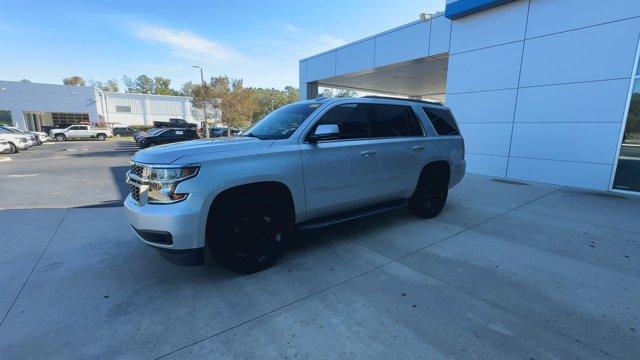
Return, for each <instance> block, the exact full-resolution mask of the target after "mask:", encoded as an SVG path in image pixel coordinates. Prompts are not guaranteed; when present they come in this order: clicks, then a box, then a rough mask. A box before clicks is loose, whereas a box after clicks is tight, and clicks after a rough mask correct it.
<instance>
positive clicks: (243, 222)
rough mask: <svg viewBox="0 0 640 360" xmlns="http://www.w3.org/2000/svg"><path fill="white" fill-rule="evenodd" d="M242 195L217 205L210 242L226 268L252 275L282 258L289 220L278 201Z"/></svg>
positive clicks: (262, 195) (258, 195)
mask: <svg viewBox="0 0 640 360" xmlns="http://www.w3.org/2000/svg"><path fill="white" fill-rule="evenodd" d="M241 195H244V196H228V197H225V198H223V199H221V201H220V202H219V203H217V204H216V207H215V209H214V212H213V214H212V216H211V218H210V223H209V226H207V240H208V242H209V246H210V249H211V252H212V254H213V256H214V257H215V258H216V260H217V261H218V262H219V263H220V264H221V265H222V266H223V267H225V268H226V269H228V270H230V271H233V272H236V273H241V274H251V273H254V272H258V271H262V270H264V269H266V268H269V267H271V266H272V265H273V264H274V263H275V262H276V261H277V260H278V258H279V257H280V256H281V255H282V252H283V250H284V241H285V236H286V235H287V234H286V233H287V230H288V228H289V223H288V222H289V220H288V219H287V215H286V212H285V211H284V209H283V208H285V207H284V206H282V204H281V201H278V199H275V198H274V197H272V196H268V195H267V194H264V193H261V194H256V197H253V196H251V195H249V196H246V195H248V194H246V193H242V194H241ZM243 198H244V199H251V200H250V201H251V203H250V204H249V203H247V202H246V201H242V199H243Z"/></svg>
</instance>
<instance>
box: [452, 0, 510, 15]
mask: <svg viewBox="0 0 640 360" xmlns="http://www.w3.org/2000/svg"><path fill="white" fill-rule="evenodd" d="M513 1H515V0H457V1H454V2H451V3H449V4H447V7H446V8H445V10H444V16H445V17H446V18H448V19H451V20H455V19H460V18H462V17H465V16H468V15H471V14H475V13H478V12H481V11H485V10H487V9H491V8H492V7H496V6H500V5H504V4H508V3H510V2H513Z"/></svg>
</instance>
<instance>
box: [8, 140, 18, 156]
mask: <svg viewBox="0 0 640 360" xmlns="http://www.w3.org/2000/svg"><path fill="white" fill-rule="evenodd" d="M9 146H10V147H11V149H9V154H17V153H18V148H17V147H16V146H15V144H14V143H11V142H10V143H9Z"/></svg>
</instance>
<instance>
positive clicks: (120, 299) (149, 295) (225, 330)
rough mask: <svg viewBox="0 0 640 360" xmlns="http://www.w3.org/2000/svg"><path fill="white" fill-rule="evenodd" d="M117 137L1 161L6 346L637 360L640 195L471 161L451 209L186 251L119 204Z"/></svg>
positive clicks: (97, 353)
mask: <svg viewBox="0 0 640 360" xmlns="http://www.w3.org/2000/svg"><path fill="white" fill-rule="evenodd" d="M131 145H132V143H130V142H127V141H107V142H65V143H57V144H47V145H43V146H40V147H39V148H34V149H30V150H28V151H26V152H24V153H20V154H17V155H11V158H12V160H11V161H3V162H0V180H1V181H0V193H2V194H3V195H2V197H1V198H0V231H1V232H0V233H1V234H2V235H1V236H0V239H2V240H1V245H2V249H3V250H2V251H0V317H1V323H0V354H2V355H1V356H0V357H2V358H3V359H24V358H64V359H72V358H127V359H129V358H159V357H168V358H175V359H183V358H204V357H206V358H236V359H248V358H267V357H273V358H317V359H326V358H366V359H369V358H380V359H389V358H410V359H413V358H427V359H435V358H443V359H444V358H486V359H496V358H501V359H548V358H561V359H569V358H571V359H573V358H575V359H602V358H604V359H607V358H610V359H637V358H638V355H639V354H640V301H639V299H640V227H639V226H638V214H639V213H640V200H639V199H637V198H633V197H623V196H620V195H612V194H607V193H599V192H590V191H584V190H579V189H572V188H563V187H559V186H553V185H545V184H535V183H518V182H500V181H495V180H494V179H491V178H488V177H483V176H477V175H468V176H467V177H466V178H465V180H464V181H463V182H462V183H461V184H460V185H459V186H457V187H456V188H454V189H453V190H452V192H451V193H450V198H449V201H448V203H447V206H446V207H445V210H444V211H443V213H442V214H441V215H440V216H439V217H438V218H436V219H433V220H423V219H418V218H415V217H413V216H411V215H410V214H409V213H408V211H405V210H400V211H395V212H392V213H386V214H381V215H378V216H375V217H372V218H367V219H361V220H358V221H355V222H351V223H347V224H342V225H339V226H336V227H332V228H328V229H324V230H321V231H314V232H305V233H300V234H297V235H296V238H295V239H296V240H297V241H296V243H295V244H294V245H292V248H291V249H290V250H289V251H288V252H287V253H286V255H285V256H284V257H283V258H282V259H281V260H280V262H279V263H278V264H277V265H276V266H275V267H274V268H271V269H269V270H267V271H264V272H261V273H258V274H254V275H248V276H239V275H236V274H232V273H229V272H227V271H225V270H223V269H222V268H220V267H219V266H217V265H216V264H215V263H208V264H207V265H204V266H198V267H179V266H175V265H171V264H169V263H167V262H165V261H164V260H163V259H162V258H161V257H160V256H158V254H157V253H156V251H154V250H153V249H150V248H148V247H146V246H144V245H142V244H141V243H139V242H138V241H137V240H136V238H135V236H134V234H133V232H132V231H131V230H130V228H129V226H128V225H127V223H126V221H125V218H124V213H123V209H122V207H120V204H121V201H122V197H123V196H124V195H125V194H126V187H125V186H124V184H123V175H124V172H125V171H126V169H127V166H128V161H129V159H130V157H131V155H132V154H133V153H134V151H135V148H133V147H132V146H131Z"/></svg>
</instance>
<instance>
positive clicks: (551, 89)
mask: <svg viewBox="0 0 640 360" xmlns="http://www.w3.org/2000/svg"><path fill="white" fill-rule="evenodd" d="M628 91H629V80H626V79H623V80H610V81H596V82H586V83H577V84H564V85H552V86H539V87H530V88H521V89H520V92H519V93H518V106H517V109H516V117H515V119H516V122H583V123H584V122H621V121H622V119H623V117H624V113H625V106H626V102H627V92H628Z"/></svg>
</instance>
